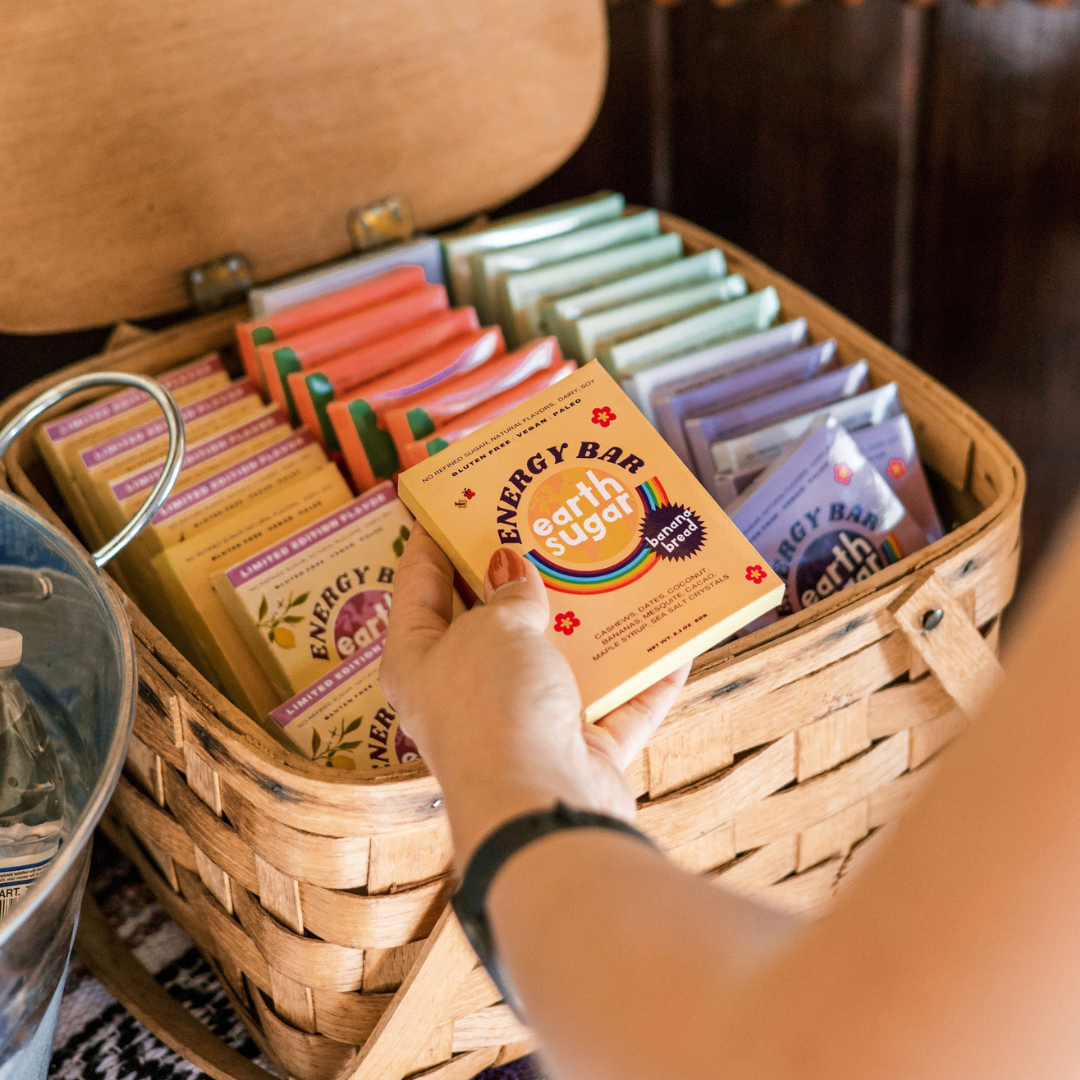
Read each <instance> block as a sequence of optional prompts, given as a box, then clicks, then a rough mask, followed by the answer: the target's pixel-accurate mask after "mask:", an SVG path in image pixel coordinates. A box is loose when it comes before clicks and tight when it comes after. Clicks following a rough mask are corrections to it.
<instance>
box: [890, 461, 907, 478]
mask: <svg viewBox="0 0 1080 1080" xmlns="http://www.w3.org/2000/svg"><path fill="white" fill-rule="evenodd" d="M885 471H886V472H887V473H888V474H889V475H890V476H891V477H892V478H893V479H894V480H899V479H901V478H902V477H903V476H904V474H905V473H906V472H907V469H906V468H905V467H904V462H903V461H902V460H901V459H900V458H898V457H894V458H889V464H888V465H886V466H885Z"/></svg>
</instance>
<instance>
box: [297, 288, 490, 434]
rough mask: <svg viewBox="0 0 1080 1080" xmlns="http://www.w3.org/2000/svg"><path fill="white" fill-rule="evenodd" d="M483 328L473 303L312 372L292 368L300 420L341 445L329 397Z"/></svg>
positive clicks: (346, 392)
mask: <svg viewBox="0 0 1080 1080" xmlns="http://www.w3.org/2000/svg"><path fill="white" fill-rule="evenodd" d="M479 329H480V321H479V319H477V317H476V309H475V308H471V307H470V308H451V309H450V310H449V311H440V312H437V313H436V314H434V315H429V316H428V317H427V318H425V319H420V320H419V321H417V322H415V323H412V324H411V325H409V326H407V327H406V328H405V329H404V330H399V331H398V332H397V333H395V334H388V335H387V336H386V337H382V338H379V339H378V340H377V341H372V342H370V343H369V344H367V345H361V346H360V347H359V348H358V349H352V350H350V351H349V352H347V353H343V354H342V355H341V356H337V357H335V358H334V359H333V360H328V361H327V362H326V363H325V364H320V365H319V366H318V367H317V368H316V369H315V370H314V371H307V372H305V371H294V372H292V374H290V375H289V377H288V378H287V379H286V384H287V385H288V388H289V394H290V395H291V397H292V399H293V401H294V402H295V404H296V411H297V414H298V415H299V417H300V423H302V424H303V425H304V427H306V428H307V429H308V430H309V431H311V432H313V433H314V434H315V435H317V436H318V437H319V438H320V439H322V441H323V445H324V446H327V447H329V448H330V449H332V450H336V449H338V445H337V436H336V435H335V434H334V427H333V425H332V424H331V423H330V418H329V417H328V416H327V415H326V407H327V405H329V404H330V402H331V401H334V400H335V399H336V398H340V397H348V396H349V395H350V394H353V393H355V392H356V391H357V390H359V389H360V387H362V386H363V385H364V384H365V383H368V382H371V380H372V379H375V378H378V376H380V375H383V374H385V373H386V372H387V371H390V370H392V369H393V368H395V367H399V366H400V365H402V364H407V363H409V362H410V361H411V360H419V359H420V357H422V356H425V355H426V354H427V353H429V352H434V350H435V349H438V348H439V347H440V346H442V345H445V344H446V343H447V342H448V341H451V340H452V339H454V338H456V337H460V336H461V335H462V334H468V333H471V332H472V331H474V330H479Z"/></svg>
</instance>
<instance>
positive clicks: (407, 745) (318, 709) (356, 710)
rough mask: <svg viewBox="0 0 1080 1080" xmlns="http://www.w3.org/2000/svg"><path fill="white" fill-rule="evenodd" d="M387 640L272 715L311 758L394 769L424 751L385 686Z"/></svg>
mask: <svg viewBox="0 0 1080 1080" xmlns="http://www.w3.org/2000/svg"><path fill="white" fill-rule="evenodd" d="M382 647H383V643H382V641H381V640H380V641H373V642H372V643H371V644H370V645H366V646H364V648H363V649H358V650H357V651H356V652H355V653H353V655H352V656H350V657H349V658H348V659H347V660H343V661H342V662H341V663H340V664H338V666H337V667H335V668H332V669H331V670H330V671H328V672H327V673H326V674H325V675H324V676H323V677H322V678H321V679H318V680H316V681H315V682H313V683H312V684H311V685H310V686H308V687H306V688H305V689H303V690H301V691H300V693H298V694H296V695H295V696H294V697H292V698H290V699H289V700H288V701H286V702H285V703H284V704H283V705H281V706H279V707H278V708H276V709H274V711H273V712H272V713H271V714H270V719H271V720H272V721H273V722H274V723H275V724H276V725H278V727H279V728H280V731H281V734H282V735H284V737H285V739H286V740H287V741H288V742H290V743H291V744H292V745H293V746H295V747H296V749H297V750H299V751H300V753H302V754H303V755H304V756H305V757H308V758H311V760H312V761H319V762H323V763H325V764H326V765H329V766H330V767H332V768H335V769H358V770H363V771H367V770H373V769H393V768H395V767H396V766H400V765H403V764H405V763H406V762H409V761H416V760H417V759H418V758H419V757H420V754H419V752H418V751H417V749H416V744H415V743H414V742H413V741H412V739H410V738H409V737H408V736H407V735H406V734H405V733H404V732H403V731H402V730H401V729H400V728H399V727H398V721H397V715H396V714H395V712H394V710H393V708H392V707H391V706H390V705H389V704H388V703H387V700H386V698H384V697H383V694H382V689H381V688H380V686H379V659H380V657H381V656H382Z"/></svg>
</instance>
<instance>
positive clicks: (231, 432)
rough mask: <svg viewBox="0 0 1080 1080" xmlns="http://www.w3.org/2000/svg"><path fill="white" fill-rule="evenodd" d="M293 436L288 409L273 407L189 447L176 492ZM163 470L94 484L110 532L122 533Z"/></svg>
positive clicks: (142, 471)
mask: <svg viewBox="0 0 1080 1080" xmlns="http://www.w3.org/2000/svg"><path fill="white" fill-rule="evenodd" d="M291 434H292V428H291V427H289V421H288V418H287V417H286V415H285V410H284V409H281V408H278V407H277V406H276V405H274V406H269V407H267V408H266V409H264V410H263V411H262V412H261V413H257V414H256V415H255V416H253V417H252V418H251V419H250V420H246V421H244V422H243V423H241V424H237V425H236V427H233V428H229V429H228V430H227V431H223V432H221V433H220V434H219V435H212V436H210V438H208V439H203V440H201V441H200V442H197V443H192V444H189V445H188V447H187V450H186V451H185V453H184V459H183V461H182V463H181V465H180V474H179V475H178V476H177V478H176V483H175V484H174V485H173V489H172V490H173V493H175V492H178V491H183V490H184V488H188V487H191V485H192V484H197V483H198V482H199V481H200V480H204V479H205V478H206V477H208V476H212V475H213V474H214V473H216V472H220V471H221V470H222V469H224V468H226V467H227V466H229V465H231V464H232V463H233V462H234V461H240V460H241V459H242V458H245V457H249V456H250V455H251V454H254V453H255V452H256V451H258V450H262V449H263V448H264V447H267V446H272V445H273V444H274V443H276V442H280V441H281V440H282V439H287V438H288V437H289V436H290V435H291ZM164 467H165V464H164V462H162V461H157V462H154V464H152V465H147V466H146V467H145V468H142V469H138V470H136V471H135V472H133V473H129V474H128V475H127V476H122V477H120V478H119V479H118V480H111V481H108V482H106V483H104V484H99V485H95V487H94V497H95V498H96V499H98V500H99V501H100V509H101V519H100V520H101V521H103V522H104V523H105V524H106V527H107V528H109V531H110V532H119V531H120V529H122V528H123V527H124V526H125V525H126V524H127V523H128V522H129V521H130V520H131V519H132V518H133V517H134V516H135V512H136V511H137V510H138V509H139V507H140V506H142V504H143V503H144V502H145V501H146V497H147V496H148V495H149V494H150V489H151V488H152V487H153V486H154V484H156V483H157V481H158V477H160V476H161V470H162V469H163V468H164Z"/></svg>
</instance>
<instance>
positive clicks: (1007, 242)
mask: <svg viewBox="0 0 1080 1080" xmlns="http://www.w3.org/2000/svg"><path fill="white" fill-rule="evenodd" d="M610 19H611V37H612V60H611V76H610V89H609V93H608V99H607V101H606V102H605V104H604V108H603V110H602V112H601V115H600V117H599V120H598V122H597V125H596V128H595V129H594V131H593V133H592V135H591V136H590V137H589V139H588V140H587V141H586V143H585V145H584V146H583V147H582V148H581V150H580V151H579V152H578V154H577V155H575V157H574V158H573V159H571V161H570V162H568V163H567V165H566V166H565V167H564V168H563V169H562V170H560V172H559V173H557V174H556V175H555V176H554V177H551V178H550V179H549V180H547V181H546V182H545V183H544V184H542V185H541V186H540V188H539V189H537V190H536V191H534V192H530V193H529V194H528V195H527V196H525V197H523V198H522V199H520V200H518V202H517V204H516V205H519V206H531V205H538V204H539V202H540V201H546V200H549V199H556V198H565V197H567V196H568V195H569V194H570V193H571V192H574V193H580V192H582V191H584V190H587V189H591V188H597V187H604V186H612V187H618V188H620V189H621V190H624V191H625V192H626V193H627V195H628V196H629V197H630V198H633V199H635V200H638V201H641V202H651V203H654V204H658V205H662V206H666V207H668V208H670V209H672V210H674V211H675V212H676V213H679V214H682V215H684V216H686V217H689V218H692V219H693V220H695V221H697V222H699V223H701V224H703V225H706V226H708V227H709V228H712V229H714V230H715V231H717V232H719V233H721V234H722V235H724V236H726V237H728V238H730V239H731V240H734V241H735V242H736V243H738V244H741V245H742V246H744V247H746V248H748V249H749V250H751V251H752V252H754V254H756V255H759V256H761V257H762V258H764V259H765V260H766V261H768V262H770V263H771V264H772V265H774V266H775V267H777V269H779V270H781V271H783V272H784V273H786V274H788V275H789V276H790V277H792V278H794V279H795V280H797V281H798V282H800V283H801V284H803V285H805V286H807V287H808V288H810V289H811V290H812V291H814V292H816V293H818V294H819V295H820V296H822V297H824V298H825V299H826V300H828V301H829V302H830V303H832V304H834V305H835V306H836V307H837V308H839V309H840V310H841V311H843V312H844V313H845V314H847V315H850V316H851V317H853V318H854V319H855V320H856V321H858V322H860V323H862V324H863V325H865V326H866V327H867V328H868V329H870V330H871V331H872V332H873V333H875V334H877V335H878V336H879V337H882V338H884V339H885V340H887V341H890V342H892V343H893V344H894V345H895V346H896V347H898V348H899V349H900V350H901V351H902V352H904V353H905V354H907V355H909V356H911V357H912V359H914V360H915V361H916V362H917V363H919V364H921V365H922V366H923V367H925V368H926V369H927V370H929V371H930V372H932V373H933V374H934V375H935V376H937V377H938V378H939V379H941V380H942V381H943V382H945V383H946V384H947V385H949V386H950V387H952V388H953V389H954V390H956V391H957V392H958V393H960V394H961V395H962V396H963V397H964V398H965V399H967V400H968V401H969V402H971V403H972V404H973V405H974V406H975V407H976V408H977V409H978V410H979V411H980V412H982V413H983V415H984V416H986V417H987V418H988V419H989V420H990V421H991V422H992V423H993V424H995V425H996V426H997V427H998V429H999V430H1001V431H1002V432H1003V433H1004V434H1005V436H1006V437H1007V438H1008V439H1009V440H1010V442H1012V444H1013V445H1014V446H1015V447H1016V448H1017V450H1018V451H1019V452H1020V454H1021V456H1022V458H1023V460H1024V461H1025V463H1026V465H1027V468H1028V471H1029V480H1030V493H1029V496H1028V502H1027V512H1026V521H1025V530H1024V543H1025V557H1024V574H1025V577H1026V576H1028V575H1030V570H1031V567H1032V565H1033V564H1034V562H1035V561H1036V560H1037V558H1038V556H1039V554H1040V553H1042V552H1043V551H1044V550H1045V547H1046V543H1047V540H1048V539H1049V537H1050V535H1051V533H1052V530H1053V528H1054V526H1055V525H1056V524H1057V523H1058V521H1059V520H1060V519H1061V516H1062V513H1063V512H1064V511H1065V509H1066V508H1067V506H1068V504H1069V502H1070V501H1071V500H1072V498H1073V497H1074V495H1075V494H1076V492H1077V490H1078V489H1080V11H1073V10H1053V9H1048V8H1044V7H1036V6H1033V5H1031V4H1029V3H1027V2H1025V0H1013V2H1011V3H1009V4H1007V5H1006V6H1004V7H1000V8H996V9H983V8H976V7H973V6H971V5H969V4H967V3H964V2H962V0H947V2H945V3H943V4H941V5H940V6H938V7H935V8H930V9H918V8H915V7H911V6H908V5H904V4H901V3H899V2H897V0H867V2H866V3H865V4H863V5H862V6H861V7H846V6H843V5H841V4H839V3H836V2H835V0H814V2H811V3H807V4H805V5H803V6H801V7H795V8H778V7H776V6H774V5H773V4H772V3H770V2H766V0H750V2H748V3H745V4H743V5H742V6H739V7H729V8H722V7H717V6H715V5H714V4H712V3H710V2H709V0H685V2H684V3H682V4H679V5H678V6H675V7H670V8H654V7H650V6H648V5H647V4H646V3H645V2H643V0H621V2H620V3H618V4H616V5H615V6H613V7H612V8H611V11H610Z"/></svg>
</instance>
